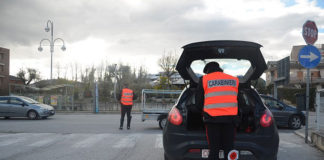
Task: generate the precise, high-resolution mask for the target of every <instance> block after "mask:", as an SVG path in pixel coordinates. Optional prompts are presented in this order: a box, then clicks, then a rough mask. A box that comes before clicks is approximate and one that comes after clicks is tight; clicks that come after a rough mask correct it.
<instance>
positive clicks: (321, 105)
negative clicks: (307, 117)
mask: <svg viewBox="0 0 324 160" xmlns="http://www.w3.org/2000/svg"><path fill="white" fill-rule="evenodd" d="M315 124H316V131H321V132H324V89H320V90H317V91H316V118H315Z"/></svg>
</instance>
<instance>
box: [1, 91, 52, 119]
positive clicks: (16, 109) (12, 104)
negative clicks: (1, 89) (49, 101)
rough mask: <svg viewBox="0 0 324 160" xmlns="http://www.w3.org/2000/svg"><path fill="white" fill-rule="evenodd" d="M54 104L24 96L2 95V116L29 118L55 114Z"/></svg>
mask: <svg viewBox="0 0 324 160" xmlns="http://www.w3.org/2000/svg"><path fill="white" fill-rule="evenodd" d="M54 114H55V110H54V108H53V107H52V106H49V105H46V104H42V103H39V102H37V101H35V100H33V99H31V98H28V97H23V96H0V117H5V118H9V117H28V118H29V119H38V118H47V117H49V116H53V115H54Z"/></svg>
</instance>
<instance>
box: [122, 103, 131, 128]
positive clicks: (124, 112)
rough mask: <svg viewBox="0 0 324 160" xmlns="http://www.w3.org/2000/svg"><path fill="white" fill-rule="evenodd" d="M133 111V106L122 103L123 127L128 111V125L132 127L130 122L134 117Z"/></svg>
mask: <svg viewBox="0 0 324 160" xmlns="http://www.w3.org/2000/svg"><path fill="white" fill-rule="evenodd" d="M131 111H132V106H130V105H128V106H125V105H121V117H120V127H123V125H124V117H125V114H126V113H127V127H130V122H131V119H132V116H131Z"/></svg>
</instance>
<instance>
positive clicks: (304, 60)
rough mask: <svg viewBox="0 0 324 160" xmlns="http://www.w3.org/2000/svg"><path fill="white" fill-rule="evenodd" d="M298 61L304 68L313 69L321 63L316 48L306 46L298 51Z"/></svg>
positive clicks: (319, 54)
mask: <svg viewBox="0 0 324 160" xmlns="http://www.w3.org/2000/svg"><path fill="white" fill-rule="evenodd" d="M298 61H299V63H300V64H301V65H302V66H303V67H305V68H314V67H316V66H317V65H318V64H319V63H320V61H321V52H320V51H319V50H318V49H317V48H316V47H314V46H312V45H307V46H305V47H303V48H302V49H301V50H300V51H299V54H298Z"/></svg>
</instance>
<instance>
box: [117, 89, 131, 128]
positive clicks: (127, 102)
mask: <svg viewBox="0 0 324 160" xmlns="http://www.w3.org/2000/svg"><path fill="white" fill-rule="evenodd" d="M133 99H134V93H133V90H131V89H129V88H128V84H124V88H123V89H122V91H121V95H120V104H121V107H120V109H121V117H120V126H119V129H120V130H122V129H123V126H124V117H125V114H126V113H127V129H130V122H131V119H132V116H131V111H132V106H133Z"/></svg>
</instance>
